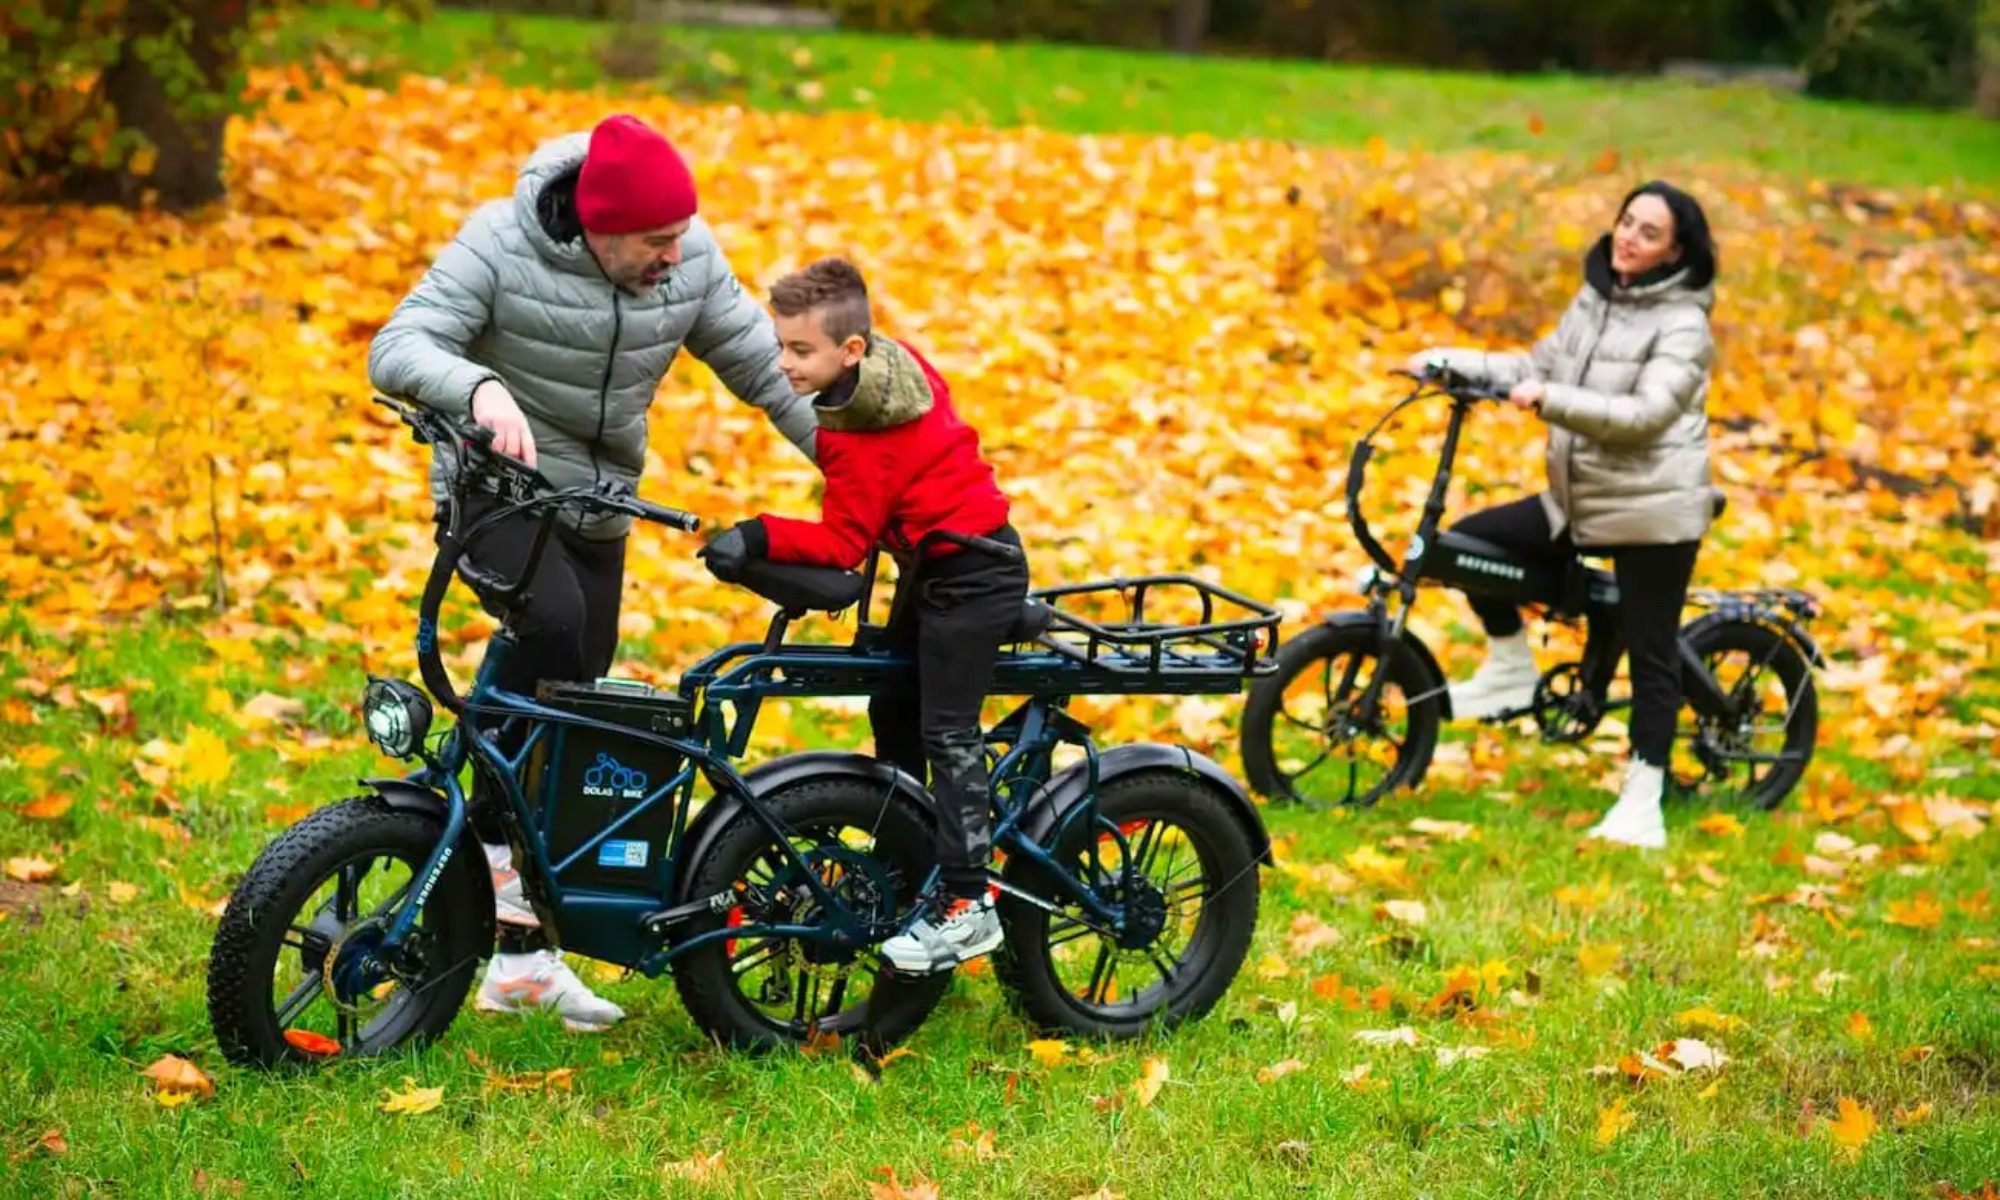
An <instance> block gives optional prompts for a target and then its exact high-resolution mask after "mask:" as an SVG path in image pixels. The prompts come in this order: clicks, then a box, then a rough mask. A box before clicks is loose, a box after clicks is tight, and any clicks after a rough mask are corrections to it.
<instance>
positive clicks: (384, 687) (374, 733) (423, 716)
mask: <svg viewBox="0 0 2000 1200" xmlns="http://www.w3.org/2000/svg"><path fill="white" fill-rule="evenodd" d="M361 720H362V723H363V724H364V725H366V726H367V727H368V740H369V741H371V742H373V743H375V748H376V749H377V750H380V751H381V752H382V753H384V754H386V755H388V756H389V757H391V758H409V757H411V756H413V755H415V754H416V752H417V751H418V750H419V749H421V748H422V747H423V744H424V735H426V734H428V733H429V732H430V731H431V698H430V697H429V696H426V695H424V694H423V692H422V691H421V690H419V689H418V688H417V687H416V686H415V685H414V684H410V683H406V682H404V681H403V680H401V679H377V678H375V677H374V676H372V675H371V676H369V678H368V690H367V691H365V692H363V693H362V695H361Z"/></svg>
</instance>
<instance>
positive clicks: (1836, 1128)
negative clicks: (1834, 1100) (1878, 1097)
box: [1828, 1096, 1875, 1158]
mask: <svg viewBox="0 0 2000 1200" xmlns="http://www.w3.org/2000/svg"><path fill="white" fill-rule="evenodd" d="M1828 1129H1829V1130H1830V1131H1831V1132H1832V1133H1833V1140H1834V1143H1835V1144H1836V1145H1838V1146H1839V1147H1840V1148H1841V1149H1842V1150H1843V1151H1845V1152H1846V1154H1847V1156H1848V1157H1849V1158H1855V1157H1858V1156H1859V1155H1860V1154H1861V1147H1862V1146H1863V1145H1865V1144H1866V1143H1867V1141H1868V1139H1869V1138H1871V1137H1873V1136H1874V1135H1875V1113H1874V1111H1873V1110H1872V1109H1869V1108H1866V1107H1864V1106H1862V1105H1861V1104H1858V1103H1856V1102H1855V1100H1854V1097H1852V1096H1842V1097H1841V1098H1840V1116H1839V1117H1837V1118H1836V1119H1834V1120H1833V1121H1831V1122H1828Z"/></svg>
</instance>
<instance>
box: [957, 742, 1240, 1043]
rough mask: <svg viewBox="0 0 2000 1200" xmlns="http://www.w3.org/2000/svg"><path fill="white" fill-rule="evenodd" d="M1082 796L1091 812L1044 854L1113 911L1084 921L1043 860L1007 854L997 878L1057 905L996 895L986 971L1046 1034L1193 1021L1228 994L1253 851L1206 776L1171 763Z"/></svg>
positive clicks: (1111, 1033) (1135, 1032)
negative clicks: (1052, 908) (993, 944)
mask: <svg viewBox="0 0 2000 1200" xmlns="http://www.w3.org/2000/svg"><path fill="white" fill-rule="evenodd" d="M1082 803H1083V804H1085V805H1089V806H1090V807H1091V808H1093V809H1094V810H1095V811H1094V812H1087V813H1086V814H1085V815H1083V816H1080V817H1079V818H1078V819H1076V820H1075V821H1073V822H1070V823H1068V824H1067V825H1064V826H1061V827H1060V828H1062V830H1063V832H1062V834H1061V835H1060V838H1061V840H1060V841H1059V842H1058V843H1057V844H1056V845H1054V846H1051V847H1049V848H1048V849H1049V851H1050V853H1051V855H1052V856H1053V857H1054V858H1055V860H1056V862H1057V864H1059V865H1060V867H1061V868H1062V869H1063V870H1064V871H1065V872H1067V873H1068V874H1069V875H1070V876H1071V877H1072V878H1074V879H1076V880H1078V881H1079V882H1081V883H1083V884H1084V886H1086V887H1087V888H1089V889H1090V890H1091V892H1092V893H1093V894H1094V895H1096V896H1097V898H1098V899H1100V900H1102V901H1103V902H1105V903H1106V904H1108V905H1110V906H1111V907H1112V908H1114V909H1115V910H1117V911H1119V912H1120V913H1121V914H1122V919H1121V920H1120V921H1119V922H1118V924H1117V926H1116V927H1115V928H1097V929H1094V928H1092V927H1091V925H1089V924H1086V923H1085V920H1084V917H1083V910H1082V909H1081V907H1080V906H1078V905H1076V904H1075V903H1074V902H1070V903H1069V904H1068V905H1067V906H1065V905H1064V900H1063V894H1062V893H1060V892H1057V891H1054V890H1052V889H1051V888H1050V887H1048V886H1047V880H1046V875H1045V873H1044V871H1045V869H1044V868H1042V867H1041V866H1040V865H1039V864H1037V863H1034V862H1033V861H1032V860H1030V859H1027V858H1024V857H1021V856H1013V857H1010V858H1009V859H1008V863H1007V868H1006V873H1007V879H1008V882H1009V883H1012V884H1014V885H1015V886H1017V887H1020V888H1021V889H1022V890H1024V891H1028V892H1031V893H1033V894H1036V895H1040V896H1044V897H1047V898H1048V899H1050V900H1053V901H1055V902H1056V903H1057V905H1058V907H1059V909H1062V911H1058V912H1054V913H1051V912H1049V911H1047V910H1046V909H1043V908H1040V907H1037V906H1036V905H1033V904H1030V903H1028V902H1026V901H1024V900H1021V899H1019V898H1017V897H1015V896H1012V895H1009V894H1007V893H1004V892H1003V893H1002V894H1001V897H1000V914H1001V919H1002V920H1003V921H1004V922H1005V924H1006V927H1007V940H1006V941H1005V942H1004V943H1003V944H1002V945H1001V948H1000V952H999V953H998V954H997V955H996V956H995V960H994V970H995V974H996V975H998V977H999V979H1000V981H1001V983H1002V985H1003V986H1004V987H1005V988H1006V989H1007V991H1008V993H1009V994H1010V996H1012V998H1013V1000H1014V1002H1015V1004H1016V1005H1017V1006H1018V1007H1019V1008H1020V1009H1021V1010H1022V1011H1023V1012H1024V1013H1025V1014H1026V1015H1027V1016H1028V1018H1029V1019H1030V1020H1031V1021H1033V1022H1034V1023H1035V1024H1036V1025H1038V1026H1040V1027H1041V1028H1043V1029H1046V1030H1059V1031H1063V1032H1067V1033H1070V1034H1072V1035H1081V1036H1084V1037H1116V1038H1129V1037H1137V1036H1139V1035H1141V1034H1143V1033H1145V1032H1147V1031H1148V1030H1150V1029H1154V1028H1171V1027H1173V1026H1174V1025H1177V1024H1179V1023H1181V1022H1183V1021H1187V1020H1191V1019H1193V1018H1196V1017H1199V1016H1201V1015H1202V1014H1203V1013H1206V1012H1207V1011H1208V1010H1209V1009H1211V1008H1213V1007H1214V1006H1215V1003H1216V1002H1217V1001H1218V1000H1220V999H1222V997H1223V994H1224V993H1225V992H1227V991H1228V990H1229V985H1230V984H1231V983H1232V982H1233V981H1234V980H1235V978H1236V972H1237V971H1238V970H1239V969H1240V968H1241V967H1242V965H1243V959H1244V956H1245V955H1246V954H1248V953H1249V950H1250V939H1251V937H1252V935H1253V934H1254V933H1255V932H1256V928H1257V902H1258V891H1259V888H1260V886H1261V881H1260V880H1259V879H1258V876H1257V852H1256V850H1255V848H1254V847H1253V846H1252V844H1251V841H1250V836H1249V834H1248V832H1247V831H1246V830H1245V829H1244V827H1243V822H1242V820H1241V819H1240V818H1239V817H1238V815H1237V814H1236V813H1235V812H1233V811H1232V810H1231V808H1230V805H1229V802H1228V801H1226V800H1225V799H1223V797H1222V796H1220V795H1218V794H1217V793H1216V790H1215V788H1214V786H1213V785H1211V784H1208V783H1205V782H1203V781H1202V780H1200V779H1197V778H1195V777H1194V776H1192V775H1187V774H1184V773H1181V772H1178V771H1145V772H1140V773H1137V774H1133V775H1127V776H1122V777H1119V778H1116V779H1113V780H1112V781H1111V782H1109V783H1106V784H1104V785H1103V786H1102V787H1100V788H1099V789H1098V793H1097V797H1096V799H1095V801H1094V802H1092V801H1090V800H1088V799H1086V800H1084V801H1082Z"/></svg>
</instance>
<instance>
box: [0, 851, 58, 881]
mask: <svg viewBox="0 0 2000 1200" xmlns="http://www.w3.org/2000/svg"><path fill="white" fill-rule="evenodd" d="M55 873H56V866H55V864H54V863H52V862H50V861H49V860H47V859H45V858H42V857H40V856H36V857H34V858H10V859H8V860H7V878H9V879H17V880H19V881H20V882H22V883H41V882H42V881H43V880H46V879H49V878H52V877H53V876H54V875H55Z"/></svg>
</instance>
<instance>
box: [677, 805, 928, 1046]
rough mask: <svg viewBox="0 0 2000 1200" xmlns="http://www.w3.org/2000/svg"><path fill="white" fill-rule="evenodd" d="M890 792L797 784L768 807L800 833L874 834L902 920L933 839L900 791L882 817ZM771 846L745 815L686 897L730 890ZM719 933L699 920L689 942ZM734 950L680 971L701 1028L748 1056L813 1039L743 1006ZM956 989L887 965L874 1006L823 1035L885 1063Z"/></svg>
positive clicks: (710, 949) (707, 920) (852, 1010)
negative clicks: (892, 875)
mask: <svg viewBox="0 0 2000 1200" xmlns="http://www.w3.org/2000/svg"><path fill="white" fill-rule="evenodd" d="M884 791H885V789H884V785H883V784H881V783H879V782H876V781H874V780H863V779H851V778H847V777H844V776H842V777H835V778H830V779H816V780H808V781H806V782H803V783H798V784H794V785H792V786H790V787H788V788H786V789H785V790H783V791H781V792H779V793H778V794H777V795H775V796H767V797H764V798H763V803H764V804H765V805H766V807H768V808H769V809H770V810H771V812H772V813H774V814H775V815H776V816H777V818H778V819H779V820H780V821H782V822H783V823H784V824H785V825H786V826H787V827H789V828H792V829H795V830H803V829H809V828H811V827H813V826H815V825H822V826H823V825H826V824H829V823H840V824H843V825H845V826H849V827H853V828H860V829H873V830H875V841H876V847H877V852H876V857H878V858H880V857H885V855H884V851H885V850H886V858H887V860H888V864H889V866H890V867H891V868H892V869H893V870H894V871H895V872H896V873H897V875H898V877H899V878H898V881H897V895H896V907H897V911H898V912H903V911H906V910H907V909H908V907H909V905H910V903H911V902H912V900H913V899H914V898H915V893H916V889H917V888H918V887H919V886H920V885H921V884H922V883H923V880H924V877H925V875H926V874H927V873H928V872H929V870H930V868H931V865H932V861H933V858H934V855H935V836H936V835H935V833H934V832H933V830H932V827H931V823H930V820H929V818H928V817H927V816H926V815H925V814H924V813H923V812H922V810H921V809H919V808H918V806H917V804H916V803H915V802H914V801H912V800H911V799H909V798H908V797H907V796H906V795H904V793H902V792H901V791H897V792H894V793H893V794H891V795H890V796H889V797H888V799H887V803H886V807H885V798H884ZM770 842H771V837H770V835H769V834H768V833H767V832H766V831H765V829H764V827H763V826H762V825H760V824H758V823H757V821H756V819H755V818H754V817H752V816H751V815H750V814H749V813H747V812H745V813H742V814H739V815H738V816H737V817H735V818H734V819H732V820H731V822H730V824H729V826H728V828H726V829H725V830H723V832H722V834H721V835H720V836H718V837H717V838H716V839H715V840H714V841H713V842H712V843H711V844H710V846H711V848H710V850H709V852H708V853H707V854H705V855H704V856H703V857H702V860H701V861H700V862H698V863H694V864H692V865H691V870H692V871H693V872H694V874H693V878H692V881H691V882H690V883H689V884H688V889H687V894H688V895H690V896H704V895H713V894H716V893H718V892H722V891H725V890H727V889H728V888H730V887H731V886H732V885H733V884H735V882H736V881H737V880H738V879H740V878H742V877H743V874H744V872H745V871H746V870H748V869H749V867H750V865H751V864H752V863H753V862H754V861H755V860H756V858H757V857H758V855H759V854H761V853H762V852H763V850H764V849H765V848H766V847H767V846H768V845H769V844H770ZM722 923H723V917H721V916H720V915H718V916H714V917H702V918H699V919H696V920H692V921H690V922H689V923H688V926H687V934H686V935H685V936H686V937H690V938H691V937H693V936H695V935H697V934H700V933H703V932H706V931H708V930H711V929H716V928H720V927H721V926H722ZM727 945H728V943H727V942H724V941H719V940H718V941H714V942H710V943H709V944H707V945H706V946H702V947H700V948H698V949H695V950H691V951H689V952H688V953H687V954H685V955H683V956H681V957H679V958H677V959H676V960H675V961H674V968H673V973H674V987H675V989H676V990H678V991H679V992H680V996H681V1004H682V1005H683V1006H684V1007H685V1008H686V1009H687V1011H688V1016H689V1017H691V1018H692V1019H693V1020H694V1023H695V1025H696V1026H697V1027H699V1028H700V1029H701V1030H702V1031H703V1032H704V1033H706V1034H707V1035H708V1036H709V1037H710V1038H712V1039H713V1040H714V1041H716V1042H717V1043H719V1044H720V1045H723V1046H727V1047H729V1048H731V1049H735V1050H744V1051H749V1052H751V1053H765V1052H768V1051H771V1050H775V1049H778V1048H780V1047H783V1046H787V1045H797V1044H799V1043H801V1042H803V1041H805V1040H806V1039H807V1038H808V1037H810V1036H811V1034H810V1033H809V1032H806V1031H797V1030H792V1031H787V1030H784V1029H780V1028H778V1027H777V1025H776V1024H775V1023H773V1022H772V1021H771V1020H768V1019H766V1017H765V1016H764V1014H763V1013H762V1012H761V1011H760V1010H759V1009H757V1007H756V1006H755V1005H753V1004H751V1003H750V1002H749V1001H748V1000H746V999H745V998H744V997H743V995H742V993H741V991H740V990H739V988H738V986H737V977H736V972H735V970H734V968H733V966H732V964H731V962H730V958H729V952H728V949H727ZM863 953H864V954H873V953H874V951H873V950H872V949H867V950H864V951H863ZM951 979H952V976H951V973H950V972H944V973H941V974H936V975H925V976H908V975H901V974H898V973H896V972H893V971H891V970H889V969H888V964H887V963H886V962H882V963H880V964H879V966H878V968H877V971H876V973H875V975H874V977H873V979H872V981H871V982H872V985H873V986H872V989H871V991H870V993H869V995H868V997H867V998H866V999H865V1000H864V1001H863V1002H862V1003H861V1004H860V1005H857V1006H854V1007H847V1006H843V1007H842V1008H841V1010H840V1013H839V1014H836V1016H838V1017H840V1018H841V1019H838V1020H835V1021H833V1022H831V1025H830V1027H829V1028H826V1029H824V1030H822V1031H821V1033H822V1034H838V1035H839V1036H842V1037H844V1038H847V1039H849V1040H850V1041H851V1042H852V1043H853V1044H854V1045H855V1046H856V1047H857V1048H859V1049H862V1050H866V1051H868V1052H869V1053H872V1054H875V1055H877V1056H880V1055H882V1054H885V1053H887V1052H888V1051H889V1050H890V1049H891V1048H893V1047H894V1046H896V1045H897V1044H898V1043H900V1042H902V1041H904V1040H905V1039H907V1038H908V1037H909V1036H910V1035H911V1034H913V1033H915V1032H916V1031H917V1029H918V1028H919V1027H921V1026H922V1025H923V1023H924V1021H925V1020H926V1019H927V1018H929V1016H930V1014H931V1010H933V1009H935V1008H936V1007H937V1005H938V1002H939V1001H940V1000H942V999H944V994H945V991H946V990H947V989H948V988H949V987H950V986H951Z"/></svg>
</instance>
